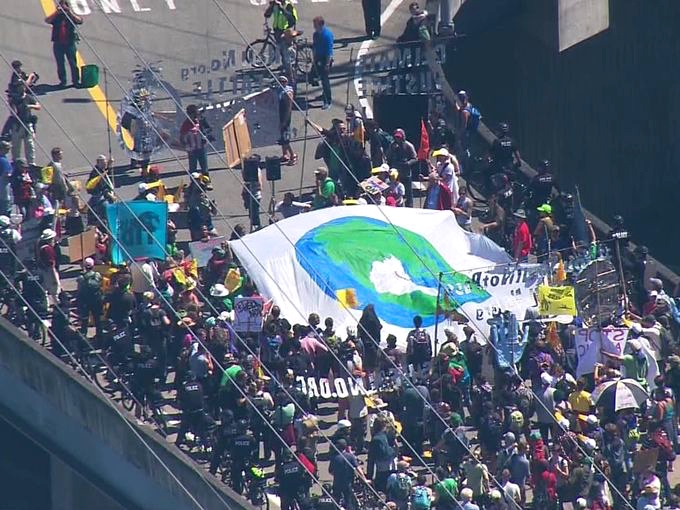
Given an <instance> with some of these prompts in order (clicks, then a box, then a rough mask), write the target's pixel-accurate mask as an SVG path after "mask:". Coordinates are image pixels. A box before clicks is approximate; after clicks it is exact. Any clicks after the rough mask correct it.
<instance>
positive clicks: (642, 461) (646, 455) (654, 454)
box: [633, 448, 659, 474]
mask: <svg viewBox="0 0 680 510" xmlns="http://www.w3.org/2000/svg"><path fill="white" fill-rule="evenodd" d="M658 457H659V449H658V448H648V449H645V450H639V451H637V452H635V454H634V457H633V473H635V474H640V473H644V472H645V471H649V470H654V468H655V467H656V461H657V458H658Z"/></svg>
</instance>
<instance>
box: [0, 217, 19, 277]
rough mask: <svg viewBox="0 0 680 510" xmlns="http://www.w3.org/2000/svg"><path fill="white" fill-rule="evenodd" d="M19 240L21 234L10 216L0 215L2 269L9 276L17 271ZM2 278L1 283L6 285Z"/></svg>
mask: <svg viewBox="0 0 680 510" xmlns="http://www.w3.org/2000/svg"><path fill="white" fill-rule="evenodd" d="M19 241H21V234H20V233H19V231H18V230H17V229H15V228H14V227H12V224H11V222H10V219H9V216H5V215H2V216H0V271H2V272H3V273H5V274H6V275H8V276H9V275H14V273H15V272H16V268H17V263H16V261H17V257H16V248H17V243H18V242H19ZM0 280H2V281H1V282H0V285H3V286H4V284H5V281H4V279H0Z"/></svg>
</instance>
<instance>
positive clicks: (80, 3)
mask: <svg viewBox="0 0 680 510" xmlns="http://www.w3.org/2000/svg"><path fill="white" fill-rule="evenodd" d="M69 1H70V3H71V9H73V12H75V13H76V14H77V15H78V16H87V15H88V14H90V13H92V11H91V10H90V6H89V5H88V4H87V0H69Z"/></svg>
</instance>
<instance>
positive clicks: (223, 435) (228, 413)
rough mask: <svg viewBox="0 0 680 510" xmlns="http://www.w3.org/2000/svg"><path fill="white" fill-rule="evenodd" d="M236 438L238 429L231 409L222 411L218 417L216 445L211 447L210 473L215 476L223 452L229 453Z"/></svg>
mask: <svg viewBox="0 0 680 510" xmlns="http://www.w3.org/2000/svg"><path fill="white" fill-rule="evenodd" d="M236 436H238V427H237V426H236V420H235V419H234V412H233V411H232V410H231V409H224V410H223V411H222V415H221V416H220V426H219V427H218V429H217V444H215V445H214V446H213V454H212V458H211V459H210V472H211V473H212V474H213V475H214V474H217V468H218V467H219V465H220V463H221V462H222V456H223V455H224V452H225V451H231V443H232V442H233V440H234V438H235V437H236Z"/></svg>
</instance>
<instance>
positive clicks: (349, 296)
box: [335, 289, 359, 308]
mask: <svg viewBox="0 0 680 510" xmlns="http://www.w3.org/2000/svg"><path fill="white" fill-rule="evenodd" d="M335 297H336V298H337V299H338V301H340V303H342V305H343V306H345V307H347V308H357V307H358V306H359V302H358V301H357V293H356V291H355V290H354V289H340V290H338V291H336V292H335Z"/></svg>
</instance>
